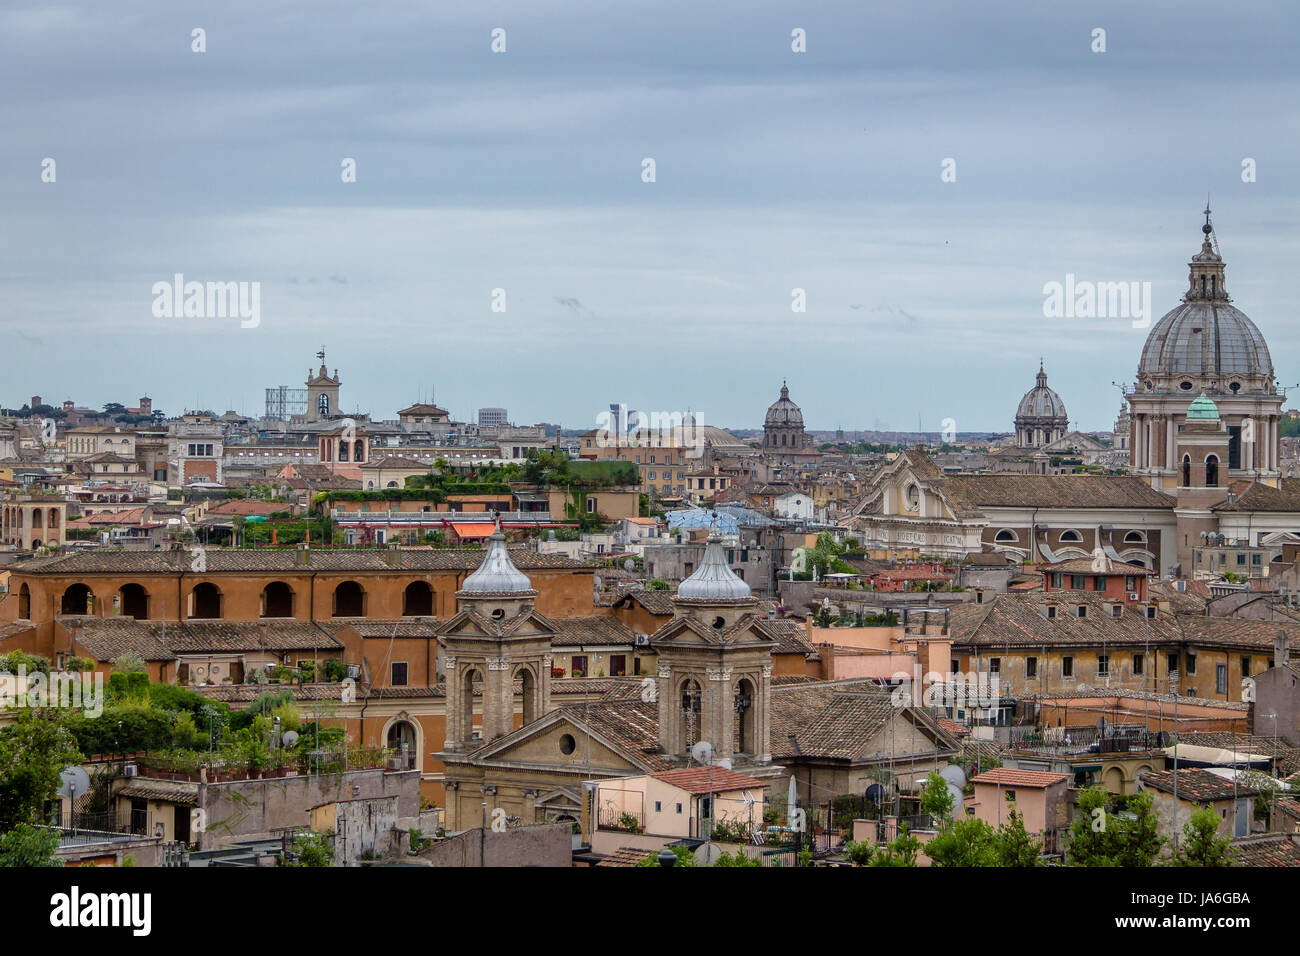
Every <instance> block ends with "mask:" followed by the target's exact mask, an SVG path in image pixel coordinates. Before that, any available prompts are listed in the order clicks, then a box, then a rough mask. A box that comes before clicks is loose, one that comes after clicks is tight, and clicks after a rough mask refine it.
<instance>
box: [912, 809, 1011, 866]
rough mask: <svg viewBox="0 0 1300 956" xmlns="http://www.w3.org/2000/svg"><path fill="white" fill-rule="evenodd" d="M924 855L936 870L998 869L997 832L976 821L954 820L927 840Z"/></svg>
mask: <svg viewBox="0 0 1300 956" xmlns="http://www.w3.org/2000/svg"><path fill="white" fill-rule="evenodd" d="M925 855H926V856H928V857H929V858H930V859H931V860H932V861H934V864H935V866H998V865H999V863H1000V860H1001V854H1000V852H999V845H998V831H997V830H994V829H993V828H992V827H991V826H989V825H988V824H987V823H985V822H984V821H983V820H979V819H977V818H975V817H966V818H965V819H962V820H955V821H953V822H951V823H949V824H947V825H946V826H944V828H943V829H942V830H940V831H939V834H938V836H935V837H932V838H931V839H930V842H928V843H927V844H926V845H925Z"/></svg>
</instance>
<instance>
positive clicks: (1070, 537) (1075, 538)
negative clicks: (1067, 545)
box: [1061, 528, 1083, 544]
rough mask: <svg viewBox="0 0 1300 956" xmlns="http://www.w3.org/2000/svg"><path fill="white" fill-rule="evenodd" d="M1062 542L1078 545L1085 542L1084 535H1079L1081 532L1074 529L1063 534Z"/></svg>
mask: <svg viewBox="0 0 1300 956" xmlns="http://www.w3.org/2000/svg"><path fill="white" fill-rule="evenodd" d="M1061 540H1062V541H1069V542H1072V543H1074V544H1078V543H1079V542H1081V541H1082V540H1083V535H1081V534H1079V532H1077V531H1075V530H1074V529H1073V528H1070V529H1068V530H1066V531H1062V532H1061Z"/></svg>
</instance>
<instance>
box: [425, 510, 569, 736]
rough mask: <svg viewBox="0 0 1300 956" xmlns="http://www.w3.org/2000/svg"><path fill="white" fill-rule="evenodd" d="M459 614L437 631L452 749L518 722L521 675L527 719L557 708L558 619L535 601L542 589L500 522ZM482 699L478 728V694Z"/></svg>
mask: <svg viewBox="0 0 1300 956" xmlns="http://www.w3.org/2000/svg"><path fill="white" fill-rule="evenodd" d="M456 599H457V602H458V604H459V608H460V609H459V610H458V611H457V613H456V614H455V615H454V616H453V617H452V618H451V619H450V620H448V621H447V623H446V624H445V625H444V626H443V627H441V628H440V629H439V631H438V649H439V652H440V654H441V656H442V667H443V673H444V675H445V678H446V693H447V739H446V743H445V744H444V747H443V749H444V750H446V751H448V752H461V753H464V752H468V751H471V750H475V749H477V748H478V747H480V746H482V745H483V744H484V743H487V742H489V741H491V740H494V739H495V738H497V737H501V736H504V735H505V734H508V733H510V732H511V731H512V730H514V729H515V718H514V715H515V681H516V680H518V681H520V683H521V685H522V690H523V723H525V724H528V723H531V722H532V721H534V720H536V719H537V718H539V717H541V716H542V715H543V714H545V713H547V712H548V711H550V709H551V637H552V635H553V634H554V633H555V626H554V625H553V624H551V623H550V621H548V620H546V618H545V617H543V616H542V615H540V614H538V613H537V611H536V610H535V608H534V602H535V601H536V599H537V592H536V591H535V590H533V586H532V582H530V581H529V580H528V577H527V576H526V575H525V574H524V573H523V572H522V571H520V570H519V569H518V568H516V567H515V565H514V562H513V561H511V560H510V552H509V551H508V549H507V548H506V537H505V535H504V534H503V533H502V532H501V528H500V526H499V525H498V527H497V530H496V532H495V533H494V534H492V535H491V536H490V537H489V538H488V545H487V554H486V555H485V556H484V558H483V563H482V564H480V565H479V566H478V569H477V570H475V571H474V572H473V573H472V574H470V575H469V576H468V577H467V578H466V579H465V582H464V584H462V585H461V589H460V590H459V591H457V592H456ZM476 694H480V695H481V698H482V707H481V713H482V724H481V729H480V734H479V735H478V736H475V733H474V729H475V728H474V699H475V695H476Z"/></svg>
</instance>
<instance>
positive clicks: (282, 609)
mask: <svg viewBox="0 0 1300 956" xmlns="http://www.w3.org/2000/svg"><path fill="white" fill-rule="evenodd" d="M262 617H293V588H291V587H289V585H287V584H285V583H284V582H283V581H272V582H271V583H270V584H268V585H267V586H266V587H265V588H263V589H262Z"/></svg>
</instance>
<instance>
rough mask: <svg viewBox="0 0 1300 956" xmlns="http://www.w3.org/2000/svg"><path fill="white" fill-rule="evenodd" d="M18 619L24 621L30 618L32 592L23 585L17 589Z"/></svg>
mask: <svg viewBox="0 0 1300 956" xmlns="http://www.w3.org/2000/svg"><path fill="white" fill-rule="evenodd" d="M18 617H19V618H21V619H22V620H24V621H28V620H31V617H32V590H31V588H29V587H28V586H27V585H25V584H24V585H23V586H22V587H20V588H19V589H18Z"/></svg>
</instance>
